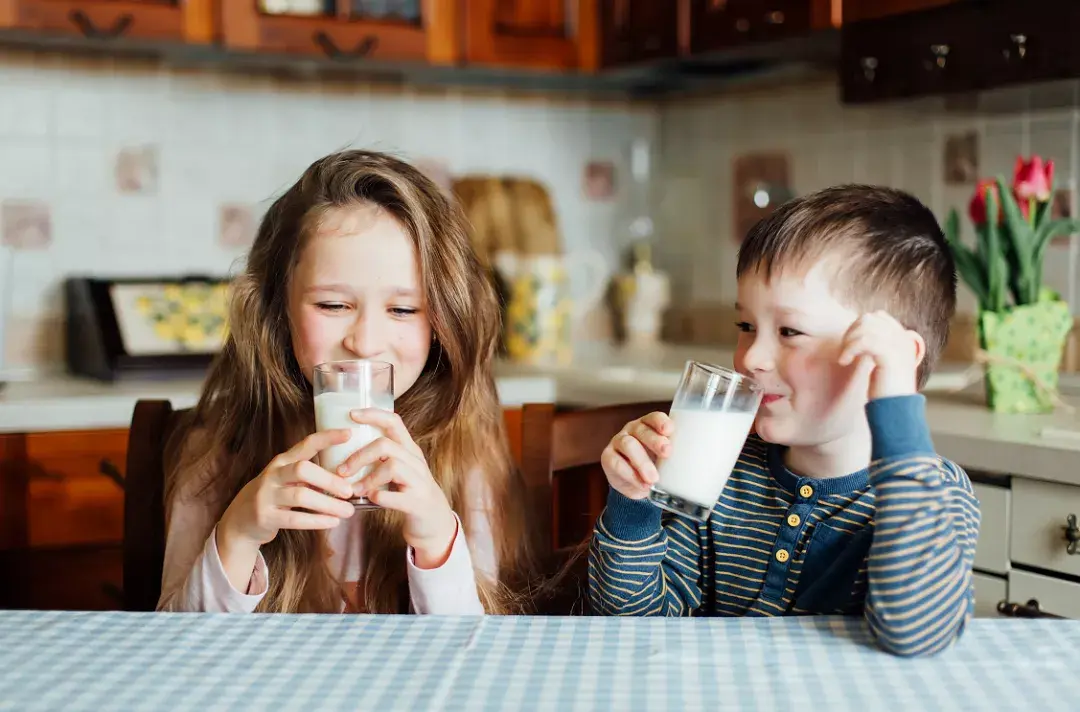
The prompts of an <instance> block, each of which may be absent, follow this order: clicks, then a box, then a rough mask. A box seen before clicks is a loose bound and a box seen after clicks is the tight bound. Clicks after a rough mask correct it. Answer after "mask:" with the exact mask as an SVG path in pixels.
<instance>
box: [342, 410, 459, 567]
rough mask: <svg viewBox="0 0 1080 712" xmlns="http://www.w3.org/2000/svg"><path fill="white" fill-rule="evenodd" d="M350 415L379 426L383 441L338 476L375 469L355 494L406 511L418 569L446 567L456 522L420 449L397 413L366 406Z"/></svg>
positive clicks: (352, 460)
mask: <svg viewBox="0 0 1080 712" xmlns="http://www.w3.org/2000/svg"><path fill="white" fill-rule="evenodd" d="M351 416H352V419H353V420H354V421H356V422H357V423H360V424H361V425H371V426H374V427H376V428H379V430H381V431H382V432H383V437H381V438H379V439H377V440H375V441H373V442H371V443H369V444H368V445H366V446H365V447H363V448H361V449H359V450H357V451H356V452H355V453H353V454H352V455H351V456H350V457H349V459H348V460H346V461H345V462H344V463H343V464H342V465H341V467H339V468H338V474H339V475H341V476H342V477H349V476H351V475H353V474H355V473H356V472H359V471H360V470H362V469H363V468H365V467H367V466H369V465H370V466H372V468H371V470H370V471H369V472H368V474H367V475H365V476H364V478H363V479H361V480H359V481H358V482H356V483H355V484H354V485H353V496H358V497H367V498H368V499H369V500H371V502H372V503H373V504H377V505H378V506H380V507H385V508H386V509H393V510H396V511H399V512H401V513H403V514H404V515H405V530H404V535H405V543H406V544H408V545H409V546H410V547H412V549H413V560H414V562H415V563H416V565H417V566H418V567H419V568H422V569H433V568H437V567H439V566H441V565H442V564H443V563H444V562H445V561H446V559H447V557H449V555H450V548H451V546H452V545H453V543H454V539H455V538H456V537H457V518H456V517H455V516H454V512H453V511H452V510H451V509H450V503H449V502H448V501H447V499H446V494H445V493H443V491H442V488H441V487H439V483H437V482H436V481H435V478H434V477H433V476H432V475H431V470H430V469H429V468H428V464H427V460H426V459H425V458H424V453H423V452H422V451H421V450H420V446H418V445H417V444H416V443H415V442H414V441H413V439H412V436H411V435H409V431H408V429H407V428H406V427H405V423H403V422H402V421H401V417H400V416H398V414H397V413H393V412H390V411H387V410H383V409H381V408H366V409H363V410H354V411H352V413H351ZM384 487H389V489H383V488H384Z"/></svg>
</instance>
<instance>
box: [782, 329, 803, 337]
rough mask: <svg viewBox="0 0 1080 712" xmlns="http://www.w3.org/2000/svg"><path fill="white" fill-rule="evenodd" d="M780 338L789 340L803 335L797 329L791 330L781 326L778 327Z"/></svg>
mask: <svg viewBox="0 0 1080 712" xmlns="http://www.w3.org/2000/svg"><path fill="white" fill-rule="evenodd" d="M780 336H782V337H783V338H785V339H789V338H791V337H792V336H803V333H802V332H801V331H798V330H797V329H791V328H789V327H786V326H781V327H780Z"/></svg>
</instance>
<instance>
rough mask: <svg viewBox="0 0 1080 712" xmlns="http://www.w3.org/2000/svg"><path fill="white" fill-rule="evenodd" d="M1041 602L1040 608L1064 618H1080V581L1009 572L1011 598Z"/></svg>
mask: <svg viewBox="0 0 1080 712" xmlns="http://www.w3.org/2000/svg"><path fill="white" fill-rule="evenodd" d="M1031 599H1035V600H1036V601H1038V602H1039V610H1041V611H1043V612H1044V613H1052V614H1054V615H1055V616H1061V617H1063V618H1080V583H1073V582H1072V581H1062V580H1061V579H1056V578H1051V577H1049V576H1041V575H1039V574H1033V573H1028V572H1027V571H1017V570H1016V569H1013V570H1012V571H1010V572H1009V600H1010V601H1012V602H1013V603H1020V604H1025V603H1027V602H1028V601H1030V600H1031Z"/></svg>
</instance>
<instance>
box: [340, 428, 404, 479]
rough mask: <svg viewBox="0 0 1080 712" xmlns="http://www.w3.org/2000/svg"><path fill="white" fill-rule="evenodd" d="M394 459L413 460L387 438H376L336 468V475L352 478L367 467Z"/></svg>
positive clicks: (398, 445)
mask: <svg viewBox="0 0 1080 712" xmlns="http://www.w3.org/2000/svg"><path fill="white" fill-rule="evenodd" d="M394 458H402V459H413V458H414V456H413V455H412V453H410V452H408V451H407V450H406V449H405V448H404V447H402V446H401V445H400V444H398V443H396V442H394V441H393V440H391V439H389V438H376V439H375V440H372V441H371V442H369V443H368V444H367V445H365V446H364V447H362V448H360V449H359V450H357V451H356V452H354V453H353V454H352V455H349V457H348V458H347V459H346V460H345V462H343V463H341V465H340V466H339V467H338V468H337V473H338V474H339V475H341V476H342V477H352V476H353V475H355V474H356V473H357V472H359V471H360V470H362V469H364V468H365V467H367V466H368V465H374V464H377V463H379V462H383V461H385V460H391V459H394Z"/></svg>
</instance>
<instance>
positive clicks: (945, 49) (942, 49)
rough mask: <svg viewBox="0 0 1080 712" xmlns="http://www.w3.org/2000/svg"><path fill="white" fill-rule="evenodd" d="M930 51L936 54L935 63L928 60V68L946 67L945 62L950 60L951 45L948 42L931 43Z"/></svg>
mask: <svg viewBox="0 0 1080 712" xmlns="http://www.w3.org/2000/svg"><path fill="white" fill-rule="evenodd" d="M930 53H931V54H932V55H934V61H933V63H930V62H927V63H926V68H927V69H928V70H930V69H935V68H936V69H945V63H946V62H948V61H949V45H947V44H932V45H930Z"/></svg>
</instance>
